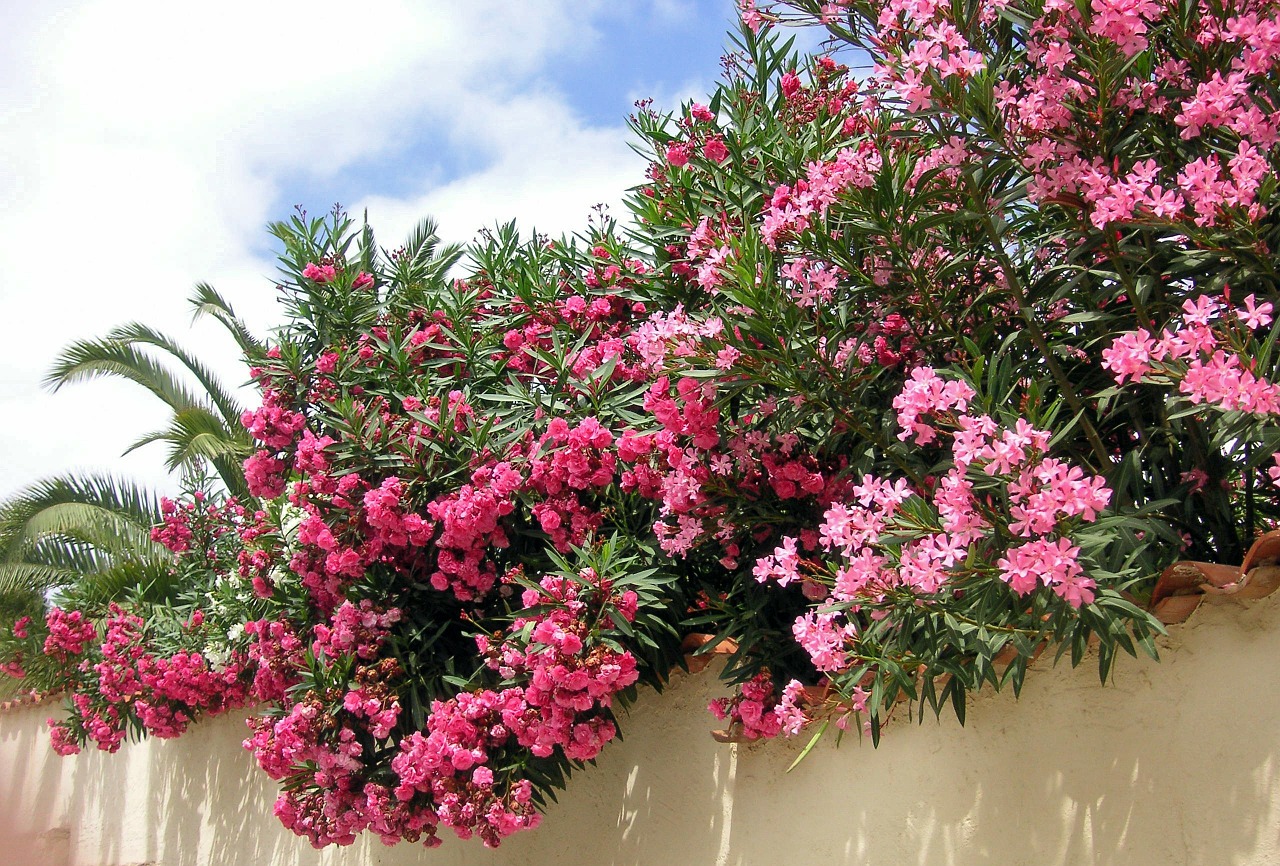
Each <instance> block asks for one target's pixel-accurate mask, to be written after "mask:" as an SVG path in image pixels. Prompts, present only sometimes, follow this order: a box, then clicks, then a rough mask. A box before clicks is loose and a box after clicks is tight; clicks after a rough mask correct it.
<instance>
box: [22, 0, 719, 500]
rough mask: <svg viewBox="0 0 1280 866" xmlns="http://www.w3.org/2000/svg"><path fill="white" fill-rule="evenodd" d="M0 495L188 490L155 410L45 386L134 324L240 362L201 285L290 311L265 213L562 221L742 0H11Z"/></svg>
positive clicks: (690, 85)
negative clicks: (158, 439) (68, 475)
mask: <svg viewBox="0 0 1280 866" xmlns="http://www.w3.org/2000/svg"><path fill="white" fill-rule="evenodd" d="M0 9H3V11H4V19H5V28H4V32H3V35H2V36H0V47H2V50H0V164H2V165H3V166H4V169H3V170H2V171H0V203H2V205H3V206H2V207H0V313H2V315H0V418H2V419H3V424H0V449H2V450H0V454H2V455H3V456H0V497H8V496H9V495H11V494H12V493H13V492H15V491H17V490H18V489H20V488H21V487H23V486H24V485H26V484H29V483H31V482H32V481H34V480H36V479H38V478H40V477H44V476H48V475H52V474H56V473H61V472H66V471H70V470H96V471H108V472H114V473H116V474H120V475H127V476H130V477H135V478H139V479H142V480H144V481H146V482H147V483H150V484H152V485H154V486H157V487H161V488H166V487H167V488H168V489H173V487H174V482H172V481H171V480H167V478H166V475H165V472H164V469H163V454H162V451H163V446H153V447H152V448H150V449H146V450H143V451H140V452H136V453H134V454H133V455H130V456H129V457H127V458H122V457H121V456H120V455H121V452H122V451H123V450H124V449H125V448H126V447H127V446H128V444H129V443H130V442H131V441H133V439H134V438H136V437H137V436H139V435H140V434H142V433H143V432H146V431H149V430H152V429H155V428H158V427H160V426H162V423H163V421H164V417H165V414H164V411H163V410H162V409H161V408H159V404H158V402H157V401H154V400H153V398H151V397H150V396H149V395H146V394H144V393H140V392H139V389H137V388H132V387H130V386H128V385H127V384H123V383H109V382H105V381H100V382H90V383H82V384H78V385H74V386H70V387H67V388H64V389H63V390H62V391H60V392H59V393H57V394H50V393H48V392H47V391H46V390H44V389H43V388H42V387H41V385H40V381H41V378H42V376H43V375H44V373H45V371H46V370H47V369H48V367H49V366H50V364H51V363H52V361H53V359H54V357H55V356H56V354H57V353H58V351H59V350H60V349H61V348H62V347H63V346H64V345H66V344H67V343H68V342H70V341H71V340H75V339H81V338H87V337H92V336H96V335H101V334H104V333H105V332H106V331H108V330H109V329H110V328H112V327H113V326H116V325H119V324H122V323H125V322H128V321H134V320H139V321H143V322H146V323H148V324H151V325H153V326H156V327H158V328H160V329H162V330H164V331H167V332H169V333H171V334H173V335H175V336H176V337H177V338H178V339H179V341H180V342H182V343H184V344H185V345H188V346H190V347H191V348H193V349H194V350H196V351H197V352H198V353H199V354H201V355H203V356H204V357H206V358H209V359H212V360H215V361H216V363H217V366H218V367H219V369H221V370H223V371H225V373H226V374H227V376H228V377H229V378H233V379H235V378H240V377H242V376H243V371H242V368H240V367H239V366H238V365H237V364H236V363H235V360H234V358H235V353H234V351H233V350H232V348H231V347H230V346H229V345H228V343H227V342H226V341H225V338H224V336H223V334H222V333H221V332H220V330H219V329H218V328H217V326H215V325H212V324H211V323H203V324H199V325H197V326H196V327H195V328H194V329H192V328H191V325H190V318H189V315H188V313H187V305H186V299H187V297H188V295H189V293H190V290H191V287H192V286H193V285H194V284H195V283H196V282H197V281H201V280H204V281H208V282H210V283H212V284H213V285H215V286H216V287H217V288H218V289H219V290H220V291H222V292H223V294H224V295H225V296H226V297H228V299H229V300H230V301H231V302H232V304H233V305H234V306H235V307H236V308H237V310H238V311H239V312H240V313H241V314H242V315H243V316H244V317H245V318H247V319H248V320H249V321H250V322H251V323H252V324H253V325H254V327H255V328H256V329H257V330H259V331H260V332H265V330H266V329H267V328H269V327H271V326H272V325H273V324H275V323H276V318H275V310H274V299H273V296H272V283H271V275H272V272H273V269H274V265H273V264H272V258H273V249H272V246H271V239H270V238H269V237H268V235H267V234H266V232H265V231H264V226H265V225H266V223H267V222H269V221H271V220H276V219H283V218H286V217H288V215H289V214H290V212H291V210H292V208H293V206H294V205H295V204H301V205H303V206H305V207H306V208H307V209H308V210H309V211H311V212H312V213H320V212H323V211H325V210H326V209H327V208H328V207H329V206H330V205H332V204H333V203H334V202H342V203H343V204H344V205H345V206H347V208H348V209H349V210H350V211H351V212H353V213H359V212H360V211H362V210H364V209H365V208H367V209H368V213H369V217H370V221H371V222H372V223H373V225H374V227H375V228H376V229H377V232H378V237H379V238H380V240H382V241H383V242H384V243H387V244H393V241H395V240H398V239H399V238H401V237H402V236H403V235H404V233H405V232H407V230H408V229H409V228H410V227H411V226H412V225H413V223H414V222H416V221H417V219H418V218H420V217H421V216H424V215H428V214H429V215H433V216H435V217H436V218H437V219H438V220H439V221H440V224H441V228H442V233H443V234H444V235H445V236H446V237H447V238H448V239H450V240H465V239H467V238H468V237H470V236H471V235H472V234H473V233H474V232H475V230H476V229H478V228H481V227H483V226H486V225H492V224H494V223H495V222H497V221H499V220H506V219H509V218H512V217H515V218H517V219H519V220H520V222H521V223H522V225H524V226H525V227H526V228H532V227H535V226H536V227H537V228H538V229H539V230H540V231H546V232H550V233H553V234H555V233H559V232H561V231H570V230H573V229H576V228H579V227H581V226H582V225H583V224H584V222H585V220H586V217H587V216H588V214H589V212H590V209H591V207H592V206H593V205H594V204H596V203H599V202H604V203H614V208H615V213H619V214H621V208H620V207H618V205H617V202H619V200H620V199H621V196H622V193H623V191H624V190H625V189H626V188H627V187H629V186H632V185H635V184H637V183H639V182H640V181H641V180H642V172H643V164H642V162H641V161H640V160H639V158H638V157H636V156H635V155H634V154H633V153H632V152H631V151H630V150H629V149H628V146H627V145H628V141H629V136H628V133H627V131H626V129H625V117H626V115H627V113H628V112H629V111H630V110H631V107H632V103H633V102H634V101H635V100H636V99H638V98H642V97H654V98H655V99H656V101H657V104H658V106H660V107H664V108H673V107H676V106H677V105H678V104H679V102H680V101H681V100H683V99H689V98H694V97H701V96H702V95H704V94H705V93H706V92H707V91H708V90H709V88H710V86H711V84H712V82H713V81H714V79H715V77H716V76H717V74H718V68H719V64H718V60H719V56H720V54H721V53H722V47H723V45H724V33H725V30H726V28H727V27H728V25H729V23H730V20H731V18H732V16H733V12H734V10H733V4H732V2H731V0H502V2H496V0H367V2H364V3H359V4H356V3H337V2H330V0H305V2H303V0H269V2H262V0H253V2H248V0H222V2H219V3H216V4H209V3H203V4H187V3H174V2H172V0H163V2H161V0H100V2H83V0H40V2H31V0H0Z"/></svg>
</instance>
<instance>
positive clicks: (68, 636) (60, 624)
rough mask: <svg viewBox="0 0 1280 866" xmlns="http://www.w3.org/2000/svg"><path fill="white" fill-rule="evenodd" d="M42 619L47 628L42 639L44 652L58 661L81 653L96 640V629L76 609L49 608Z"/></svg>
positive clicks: (66, 659)
mask: <svg viewBox="0 0 1280 866" xmlns="http://www.w3.org/2000/svg"><path fill="white" fill-rule="evenodd" d="M44 621H45V626H46V627H47V628H48V629H49V634H48V636H47V637H46V638H45V639H44V654H45V655H47V656H49V657H51V658H55V659H57V660H58V661H63V662H65V661H68V660H69V659H71V658H72V657H74V656H79V655H82V654H83V653H84V651H85V649H86V648H87V647H88V646H89V645H91V644H93V643H96V642H97V640H98V630H97V629H96V628H95V627H94V625H93V623H92V622H91V621H89V620H88V619H86V618H85V615H84V614H83V613H81V612H80V611H78V610H72V611H65V610H63V609H62V608H60V607H54V608H50V609H49V613H48V614H46V615H45V620H44Z"/></svg>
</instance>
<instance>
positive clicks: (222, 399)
mask: <svg viewBox="0 0 1280 866" xmlns="http://www.w3.org/2000/svg"><path fill="white" fill-rule="evenodd" d="M106 339H107V340H110V341H114V342H119V343H122V344H125V345H129V346H137V345H147V346H154V347H155V348H157V349H160V350H161V351H163V352H165V353H167V354H169V355H170V356H172V357H173V358H175V359H176V360H177V361H178V362H179V363H181V364H182V366H184V367H186V368H187V370H189V371H190V372H191V375H192V376H194V377H195V379H196V381H197V382H199V383H200V387H201V388H203V389H204V392H205V394H206V395H207V397H208V401H209V402H211V403H212V404H213V406H214V407H216V408H217V410H218V412H219V413H220V414H221V415H222V418H223V421H224V422H225V423H226V425H227V426H228V427H230V428H232V429H235V428H237V427H239V425H240V413H241V412H242V411H243V407H242V406H241V405H240V401H239V400H237V399H236V397H235V396H234V395H233V394H232V393H231V392H230V391H229V390H228V389H227V388H226V387H225V386H224V385H223V384H222V381H221V380H220V379H219V378H218V376H217V375H216V374H215V373H214V372H213V371H212V370H211V369H210V368H209V367H208V365H206V364H205V363H204V362H202V361H201V360H200V359H198V358H196V357H195V356H194V355H192V354H191V353H190V352H188V351H187V350H186V349H184V348H182V347H181V346H180V345H178V344H177V343H176V342H174V340H173V339H172V338H170V337H169V336H167V335H166V334H162V333H160V332H159V331H156V330H155V329H153V328H150V327H148V326H147V325H143V324H141V323H139V322H132V323H130V324H128V325H122V326H121V327H119V328H116V329H115V330H113V331H112V332H111V333H109V334H108V335H107V337H106ZM203 404H204V401H200V403H198V404H196V405H203ZM183 408H187V407H183ZM174 411H180V410H179V408H178V407H174Z"/></svg>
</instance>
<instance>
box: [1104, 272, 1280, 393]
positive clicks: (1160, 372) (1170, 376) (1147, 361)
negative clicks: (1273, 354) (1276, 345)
mask: <svg viewBox="0 0 1280 866" xmlns="http://www.w3.org/2000/svg"><path fill="white" fill-rule="evenodd" d="M1272 312H1273V306H1272V304H1271V303H1270V302H1262V303H1259V302H1258V300H1257V298H1256V297H1255V296H1253V295H1249V296H1248V297H1247V298H1245V299H1244V302H1243V305H1242V306H1241V307H1240V308H1238V309H1233V308H1229V307H1224V305H1223V304H1221V303H1220V302H1219V301H1217V300H1216V299H1214V298H1210V297H1208V296H1201V297H1200V298H1198V299H1197V300H1195V301H1191V300H1188V301H1186V303H1184V304H1183V309H1182V316H1181V321H1180V322H1175V323H1173V324H1171V325H1170V326H1169V327H1168V328H1166V329H1165V330H1164V331H1163V332H1162V333H1161V335H1160V337H1159V338H1158V339H1157V338H1155V337H1153V336H1152V334H1151V333H1150V332H1149V331H1147V330H1146V329H1145V328H1139V329H1137V330H1136V331H1129V332H1127V333H1124V334H1121V335H1120V336H1119V337H1117V338H1115V340H1113V341H1112V343H1111V345H1110V346H1108V347H1107V348H1106V349H1103V351H1102V366H1103V367H1104V368H1106V369H1108V370H1110V371H1111V373H1112V375H1113V376H1114V377H1115V380H1116V384H1118V385H1124V384H1125V383H1127V382H1141V381H1147V380H1151V379H1164V380H1168V381H1171V382H1176V383H1177V384H1178V391H1179V392H1180V393H1182V394H1184V395H1186V397H1187V399H1188V400H1189V401H1190V402H1191V403H1192V404H1197V405H1198V404H1201V403H1203V404H1206V405H1209V406H1215V407H1217V408H1219V409H1222V410H1225V411H1239V412H1250V413H1253V414H1255V415H1261V416H1276V415H1280V384H1277V383H1275V382H1271V381H1269V380H1268V379H1265V378H1263V377H1261V376H1259V375H1258V374H1257V373H1256V372H1254V370H1252V369H1250V367H1251V366H1252V364H1251V363H1250V361H1249V360H1247V359H1246V358H1242V356H1241V353H1240V351H1239V350H1238V349H1235V348H1234V346H1235V345H1236V344H1237V343H1236V341H1234V340H1233V339H1232V336H1233V334H1232V331H1233V330H1237V329H1241V328H1242V329H1244V331H1245V334H1244V336H1245V337H1246V338H1247V337H1248V336H1249V335H1250V334H1251V332H1252V331H1253V330H1254V329H1256V328H1264V327H1266V326H1268V325H1270V324H1271V322H1272ZM1233 325H1234V328H1233Z"/></svg>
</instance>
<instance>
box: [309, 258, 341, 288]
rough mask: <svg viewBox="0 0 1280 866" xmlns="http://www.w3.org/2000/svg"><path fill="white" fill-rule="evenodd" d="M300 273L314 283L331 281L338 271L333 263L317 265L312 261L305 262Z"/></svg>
mask: <svg viewBox="0 0 1280 866" xmlns="http://www.w3.org/2000/svg"><path fill="white" fill-rule="evenodd" d="M302 275H303V276H304V277H306V278H307V279H308V280H311V281H312V282H314V283H332V282H333V281H334V279H335V278H336V277H337V275H338V272H337V270H336V269H335V268H334V266H333V265H317V264H315V263H314V262H307V266H306V267H305V268H303V269H302Z"/></svg>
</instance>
